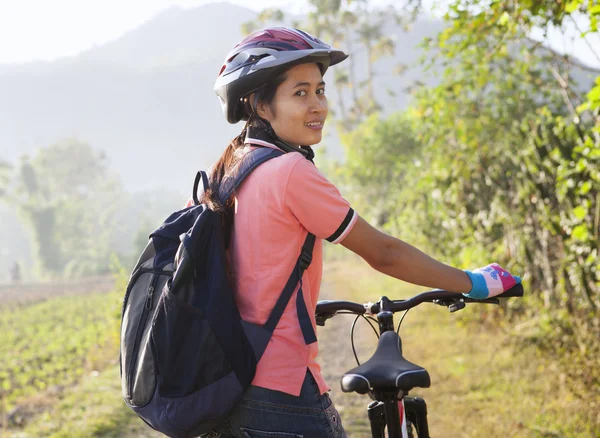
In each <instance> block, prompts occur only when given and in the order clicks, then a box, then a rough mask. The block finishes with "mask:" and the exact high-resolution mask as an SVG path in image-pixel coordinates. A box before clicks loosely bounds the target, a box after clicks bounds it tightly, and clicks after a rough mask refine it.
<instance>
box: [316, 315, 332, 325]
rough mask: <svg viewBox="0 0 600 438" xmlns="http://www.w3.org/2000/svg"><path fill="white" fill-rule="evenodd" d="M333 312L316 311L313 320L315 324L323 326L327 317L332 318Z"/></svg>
mask: <svg viewBox="0 0 600 438" xmlns="http://www.w3.org/2000/svg"><path fill="white" fill-rule="evenodd" d="M333 315H334V314H333V313H317V314H316V315H315V320H316V322H317V325H318V326H320V327H324V326H325V321H327V320H328V319H329V318H333Z"/></svg>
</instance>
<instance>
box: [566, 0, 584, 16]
mask: <svg viewBox="0 0 600 438" xmlns="http://www.w3.org/2000/svg"><path fill="white" fill-rule="evenodd" d="M579 5H581V0H572V1H570V2H569V3H567V5H566V6H565V12H566V13H567V14H571V13H573V12H575V11H576V10H577V9H579Z"/></svg>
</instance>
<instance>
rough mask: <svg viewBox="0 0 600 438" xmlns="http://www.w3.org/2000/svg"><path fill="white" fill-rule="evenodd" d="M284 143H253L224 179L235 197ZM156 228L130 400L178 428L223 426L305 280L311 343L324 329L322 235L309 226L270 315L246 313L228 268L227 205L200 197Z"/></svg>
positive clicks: (173, 432)
mask: <svg viewBox="0 0 600 438" xmlns="http://www.w3.org/2000/svg"><path fill="white" fill-rule="evenodd" d="M282 154H283V152H281V151H279V150H275V149H269V148H258V149H255V150H253V151H251V152H249V153H247V154H246V155H245V156H244V157H243V158H242V159H241V160H240V161H239V162H238V164H237V165H236V167H235V168H234V170H233V172H230V175H229V176H227V177H225V178H224V179H223V182H222V183H221V185H220V186H219V187H218V194H219V197H220V199H221V200H226V199H229V197H230V196H231V195H232V194H233V193H234V191H235V189H236V188H237V187H239V185H240V184H241V183H242V181H243V180H244V178H245V177H246V176H248V174H249V173H250V172H252V170H253V169H255V168H256V167H257V166H259V165H260V164H261V163H263V162H265V161H267V160H270V159H272V158H275V157H278V156H281V155H282ZM200 179H202V181H203V184H204V187H205V189H206V188H207V187H208V178H207V176H206V174H205V173H204V172H198V175H197V176H196V180H195V184H194V190H193V199H194V205H193V206H191V207H187V208H185V209H183V210H180V211H177V212H175V213H173V214H171V216H169V217H168V218H167V220H166V221H165V222H164V223H163V224H162V225H161V226H160V227H159V228H158V229H157V230H156V231H154V232H153V233H152V234H151V235H150V241H149V243H148V245H147V246H146V248H145V249H144V251H143V252H142V254H141V256H140V258H139V260H138V262H137V263H136V266H135V268H134V270H133V272H132V274H131V277H130V280H129V283H128V286H127V290H126V293H125V299H124V301H123V309H122V319H121V351H120V369H121V385H122V393H123V398H124V400H125V403H126V404H127V405H128V406H129V407H130V408H132V409H133V410H134V411H135V412H136V413H137V414H138V415H139V416H140V417H141V418H142V420H144V421H145V422H146V423H147V424H148V425H149V426H151V427H152V428H154V429H156V430H157V431H159V432H162V433H163V434H165V435H168V436H170V437H178V438H179V437H181V438H184V437H192V436H198V435H200V434H203V433H208V432H211V431H213V430H214V429H215V428H216V427H217V426H218V425H219V424H220V423H221V422H222V421H223V420H224V419H226V418H227V416H228V414H229V413H230V412H231V411H232V410H233V408H234V407H235V406H236V404H237V403H238V401H239V400H240V398H241V397H242V395H243V393H244V392H245V390H246V389H247V388H248V387H249V386H250V384H251V382H252V380H253V378H254V374H255V372H256V365H257V363H258V361H259V360H260V358H261V356H262V354H263V352H264V351H265V349H266V347H267V344H268V342H269V340H270V338H271V335H272V334H273V331H274V330H275V327H276V326H277V323H278V322H279V319H280V318H281V315H282V314H283V311H284V310H285V308H286V306H287V304H288V302H289V300H290V298H291V297H292V295H293V293H294V290H295V289H296V286H297V285H298V284H300V287H299V290H298V297H297V302H296V305H297V312H298V319H299V323H300V327H301V328H302V333H303V334H304V339H305V341H306V343H307V344H309V343H312V342H315V341H316V336H315V333H314V330H313V327H312V325H311V323H310V318H309V315H308V311H307V309H306V305H305V304H304V299H303V298H302V274H303V273H304V271H305V270H306V269H307V268H308V266H309V265H310V262H311V259H312V250H313V247H314V243H315V236H314V235H312V234H310V233H309V234H308V236H307V238H306V240H305V242H304V245H303V247H302V251H301V253H300V255H299V257H298V260H297V262H296V265H295V266H294V268H293V270H292V272H291V274H290V277H289V279H288V281H287V283H286V284H285V286H283V285H282V293H281V295H280V297H279V299H278V300H277V302H276V304H275V306H274V308H273V310H272V311H271V314H270V316H269V318H268V320H267V322H266V323H265V324H264V325H263V326H260V325H256V324H251V323H248V322H245V321H243V320H242V319H241V317H240V313H239V310H238V308H237V306H236V303H235V299H234V293H233V288H232V286H231V285H230V282H229V280H228V277H227V270H226V255H225V248H224V235H223V230H222V226H221V218H220V214H219V213H217V212H215V211H212V210H211V209H209V208H208V206H207V205H205V204H200V202H199V201H198V198H197V195H196V193H197V188H198V184H199V181H200Z"/></svg>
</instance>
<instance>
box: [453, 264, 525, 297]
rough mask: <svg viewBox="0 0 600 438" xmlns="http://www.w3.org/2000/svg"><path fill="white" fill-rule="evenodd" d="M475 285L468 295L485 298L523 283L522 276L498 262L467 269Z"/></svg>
mask: <svg viewBox="0 0 600 438" xmlns="http://www.w3.org/2000/svg"><path fill="white" fill-rule="evenodd" d="M465 272H466V273H467V275H468V276H469V279H470V280H471V284H472V285H473V287H472V288H471V291H470V292H469V293H468V294H463V295H464V296H466V297H469V298H474V299H476V300H484V299H486V298H492V297H495V296H496V295H500V294H502V293H504V292H506V291H507V290H509V289H510V288H512V287H513V286H515V285H517V284H521V278H519V277H515V276H514V275H512V274H511V273H510V272H508V271H507V270H506V269H504V268H502V267H501V266H500V265H498V264H497V263H492V264H490V265H487V266H486V267H484V268H477V269H475V270H473V271H467V270H465Z"/></svg>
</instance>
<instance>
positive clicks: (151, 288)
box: [127, 272, 160, 400]
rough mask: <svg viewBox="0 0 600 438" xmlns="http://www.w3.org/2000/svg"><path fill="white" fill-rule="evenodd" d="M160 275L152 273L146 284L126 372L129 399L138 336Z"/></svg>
mask: <svg viewBox="0 0 600 438" xmlns="http://www.w3.org/2000/svg"><path fill="white" fill-rule="evenodd" d="M159 276H160V274H159V273H156V272H155V273H154V275H153V276H152V280H151V281H150V286H148V292H147V294H146V301H145V303H144V308H143V309H142V314H141V316H140V319H139V321H138V327H137V331H136V333H135V343H134V344H133V345H134V350H133V352H132V355H131V361H130V362H129V371H128V373H127V381H128V384H129V385H128V386H129V396H130V397H131V399H132V400H133V373H134V370H135V364H136V362H137V359H138V354H139V343H140V340H141V339H140V338H141V337H142V333H143V332H144V327H145V324H144V321H145V320H146V319H147V318H148V312H149V311H150V310H151V309H152V298H153V296H154V289H155V288H156V283H157V282H158V277H159Z"/></svg>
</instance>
